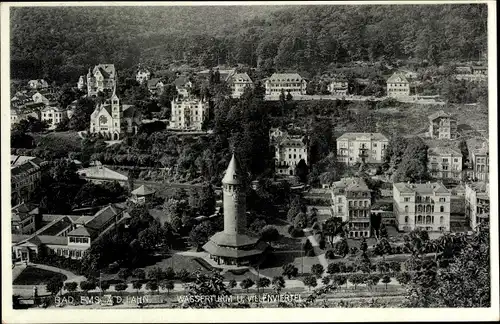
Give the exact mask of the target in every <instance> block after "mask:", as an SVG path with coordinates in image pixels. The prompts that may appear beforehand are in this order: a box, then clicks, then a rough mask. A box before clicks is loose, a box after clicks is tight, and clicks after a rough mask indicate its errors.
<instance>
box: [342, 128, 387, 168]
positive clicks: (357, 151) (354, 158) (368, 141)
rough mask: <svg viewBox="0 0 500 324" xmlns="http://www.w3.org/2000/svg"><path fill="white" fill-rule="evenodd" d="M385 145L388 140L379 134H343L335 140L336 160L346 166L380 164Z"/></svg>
mask: <svg viewBox="0 0 500 324" xmlns="http://www.w3.org/2000/svg"><path fill="white" fill-rule="evenodd" d="M387 145H389V140H388V139H387V137H385V136H384V135H382V134H381V133H344V134H343V135H342V136H340V137H339V138H337V158H338V161H339V162H343V163H346V164H347V165H352V164H355V163H358V162H363V161H364V162H365V163H382V162H383V159H384V155H385V150H386V148H387Z"/></svg>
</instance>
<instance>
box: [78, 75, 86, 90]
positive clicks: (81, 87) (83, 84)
mask: <svg viewBox="0 0 500 324" xmlns="http://www.w3.org/2000/svg"><path fill="white" fill-rule="evenodd" d="M76 87H77V88H78V90H80V91H84V90H85V89H86V88H87V78H86V77H85V75H80V78H79V79H78V83H77V84H76Z"/></svg>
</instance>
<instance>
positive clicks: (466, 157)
mask: <svg viewBox="0 0 500 324" xmlns="http://www.w3.org/2000/svg"><path fill="white" fill-rule="evenodd" d="M458 148H459V149H460V153H462V168H463V167H464V166H463V165H464V164H465V163H467V162H468V161H469V149H468V148H467V142H466V141H465V139H463V138H462V140H460V143H459V144H458Z"/></svg>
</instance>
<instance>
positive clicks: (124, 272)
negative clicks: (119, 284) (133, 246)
mask: <svg viewBox="0 0 500 324" xmlns="http://www.w3.org/2000/svg"><path fill="white" fill-rule="evenodd" d="M129 276H130V269H127V268H125V269H121V270H120V271H118V278H120V279H122V280H126V279H127V278H128V277H129Z"/></svg>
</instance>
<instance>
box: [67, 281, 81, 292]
mask: <svg viewBox="0 0 500 324" xmlns="http://www.w3.org/2000/svg"><path fill="white" fill-rule="evenodd" d="M76 288H78V284H77V283H76V282H66V283H65V284H64V289H66V291H68V292H70V293H72V292H75V291H76Z"/></svg>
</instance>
